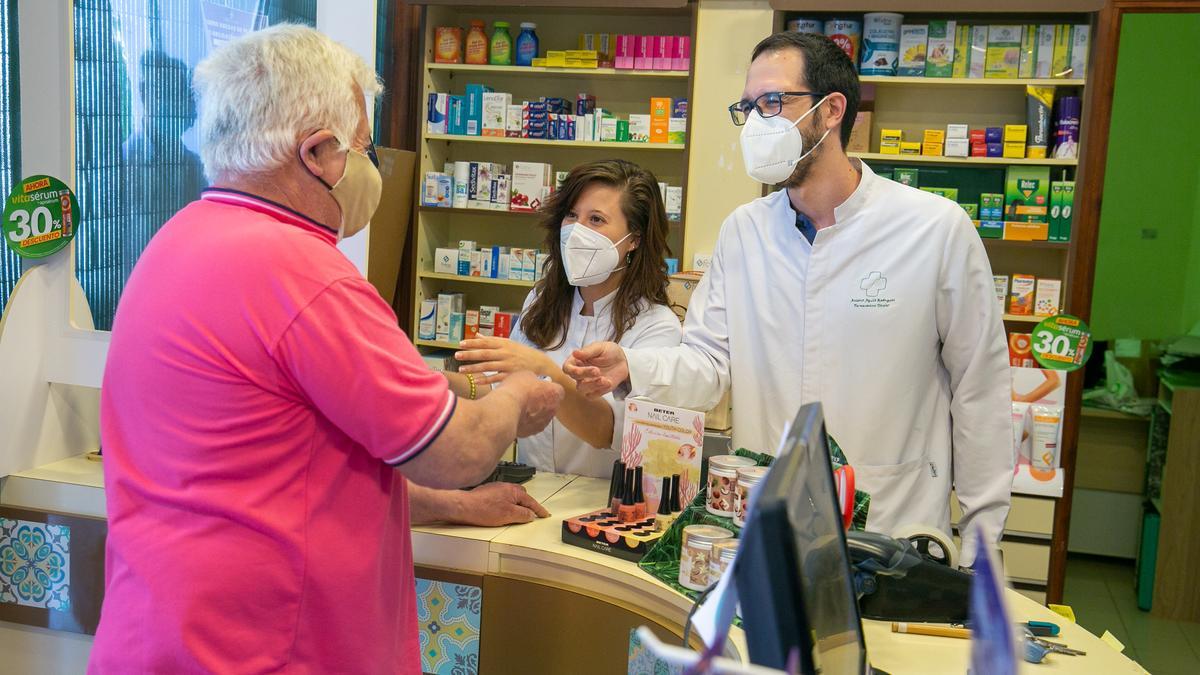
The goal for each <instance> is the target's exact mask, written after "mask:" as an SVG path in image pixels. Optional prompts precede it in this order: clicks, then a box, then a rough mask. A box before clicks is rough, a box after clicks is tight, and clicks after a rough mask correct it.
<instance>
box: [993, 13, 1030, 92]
mask: <svg viewBox="0 0 1200 675" xmlns="http://www.w3.org/2000/svg"><path fill="white" fill-rule="evenodd" d="M1024 32H1025V31H1024V26H1007V25H1006V26H988V38H987V53H986V55H985V57H984V58H985V59H986V60H985V61H984V66H983V76H984V77H989V78H1003V79H1010V80H1011V79H1016V77H1017V74H1018V73H1019V72H1020V67H1021V38H1022V36H1023V34H1024Z"/></svg>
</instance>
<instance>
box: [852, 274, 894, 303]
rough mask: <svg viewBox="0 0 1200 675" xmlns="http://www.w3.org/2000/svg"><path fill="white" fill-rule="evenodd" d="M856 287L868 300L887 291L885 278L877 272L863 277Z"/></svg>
mask: <svg viewBox="0 0 1200 675" xmlns="http://www.w3.org/2000/svg"><path fill="white" fill-rule="evenodd" d="M858 287H859V288H861V289H863V290H864V291H866V292H867V297H868V298H876V297H879V293H880V292H881V291H883V290H886V289H887V277H885V276H883V274H881V273H879V272H871V273H870V274H868V275H867V276H865V277H863V280H862V283H860V284H859V285H858Z"/></svg>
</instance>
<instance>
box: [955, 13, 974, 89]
mask: <svg viewBox="0 0 1200 675" xmlns="http://www.w3.org/2000/svg"><path fill="white" fill-rule="evenodd" d="M970 63H971V26H967V25H965V24H961V23H960V24H959V25H958V28H956V29H955V30H954V67H953V68H951V72H950V77H966V76H967V70H968V68H969V67H970Z"/></svg>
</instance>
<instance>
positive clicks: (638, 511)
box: [633, 466, 646, 520]
mask: <svg viewBox="0 0 1200 675" xmlns="http://www.w3.org/2000/svg"><path fill="white" fill-rule="evenodd" d="M633 507H634V509H635V512H634V513H635V515H634V520H644V519H645V518H646V494H645V492H644V491H643V490H642V467H640V466H639V467H637V468H636V469H634V470H633Z"/></svg>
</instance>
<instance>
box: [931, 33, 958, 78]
mask: <svg viewBox="0 0 1200 675" xmlns="http://www.w3.org/2000/svg"><path fill="white" fill-rule="evenodd" d="M956 25H957V24H956V23H955V22H953V21H930V22H929V47H928V48H927V49H926V50H925V77H950V75H951V74H953V71H954V32H955V26H956Z"/></svg>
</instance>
